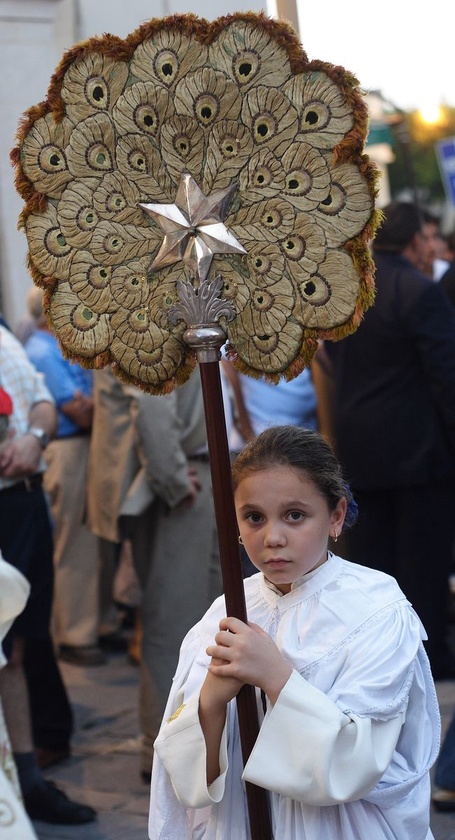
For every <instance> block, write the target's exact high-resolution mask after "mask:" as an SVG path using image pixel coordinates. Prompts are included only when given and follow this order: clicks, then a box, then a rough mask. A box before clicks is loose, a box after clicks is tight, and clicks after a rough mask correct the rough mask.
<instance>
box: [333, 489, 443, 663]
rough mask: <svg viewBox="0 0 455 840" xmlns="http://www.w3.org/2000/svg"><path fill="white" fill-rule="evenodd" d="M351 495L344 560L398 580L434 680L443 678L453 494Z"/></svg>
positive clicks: (386, 492) (370, 492) (366, 492)
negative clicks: (353, 516) (353, 505)
mask: <svg viewBox="0 0 455 840" xmlns="http://www.w3.org/2000/svg"><path fill="white" fill-rule="evenodd" d="M353 493H354V497H355V499H356V501H357V503H358V505H359V517H358V520H357V522H356V524H355V525H354V527H353V528H352V530H351V531H348V532H347V533H346V545H347V559H349V560H352V561H353V562H354V563H360V564H361V565H363V566H369V567H371V568H373V569H380V570H381V571H383V572H387V573H388V574H390V575H392V576H393V577H395V578H396V579H397V581H398V583H399V585H400V587H401V589H402V590H403V592H404V594H405V595H406V597H407V599H408V600H409V601H410V602H411V604H412V605H413V607H414V609H415V611H416V612H417V614H418V616H419V618H420V620H421V621H422V623H423V625H424V627H425V630H426V632H427V635H428V641H427V642H426V643H425V647H426V650H427V653H428V656H429V659H430V663H431V666H432V669H433V673H434V676H435V677H439V676H442V675H443V674H444V673H445V672H446V671H447V668H448V667H450V660H451V658H452V655H451V652H450V650H449V647H448V643H447V631H448V620H447V616H448V609H447V608H448V598H449V586H448V577H449V573H450V571H451V564H452V550H453V543H454V538H455V489H454V488H453V487H452V486H451V485H448V484H433V485H423V486H417V487H403V488H400V487H398V488H395V487H393V488H387V489H386V490H357V491H356V490H354V491H353Z"/></svg>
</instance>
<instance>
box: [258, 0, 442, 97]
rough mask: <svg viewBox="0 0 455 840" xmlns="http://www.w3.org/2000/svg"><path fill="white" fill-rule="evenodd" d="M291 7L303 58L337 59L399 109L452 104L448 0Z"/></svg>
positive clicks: (333, 1) (337, 1) (326, 0)
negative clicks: (295, 18) (303, 54)
mask: <svg viewBox="0 0 455 840" xmlns="http://www.w3.org/2000/svg"><path fill="white" fill-rule="evenodd" d="M272 2H273V0H272ZM297 9H298V14H299V22H300V38H301V42H302V46H303V48H304V50H305V51H306V53H307V55H308V58H309V59H315V58H317V59H321V60H323V61H328V62H330V63H331V64H341V65H342V66H343V67H345V68H346V70H349V71H351V72H352V73H354V75H356V76H357V78H358V80H359V82H360V84H361V86H362V88H364V89H365V90H367V91H368V90H380V91H381V92H382V94H383V95H384V96H385V98H386V99H390V100H391V101H392V102H393V103H394V104H395V105H397V106H398V107H399V108H403V109H404V110H415V109H421V110H423V109H428V108H430V107H431V106H432V107H434V108H435V107H437V106H438V105H441V104H445V105H450V106H452V107H455V64H454V38H455V9H454V5H453V0H431V2H427V3H425V4H423V3H422V4H420V3H411V2H410V0H380V2H378V1H377V2H364V3H360V2H355V0H354V2H350V3H346V2H343V1H342V0H297Z"/></svg>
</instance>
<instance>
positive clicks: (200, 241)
mask: <svg viewBox="0 0 455 840" xmlns="http://www.w3.org/2000/svg"><path fill="white" fill-rule="evenodd" d="M235 189H236V184H232V185H231V186H229V187H226V188H225V189H224V190H215V191H214V192H213V193H211V194H210V195H204V193H203V192H202V190H201V189H200V188H199V187H198V185H197V183H196V181H195V180H194V178H193V177H192V175H190V174H189V173H188V172H183V173H182V175H181V177H180V184H179V186H178V190H177V194H176V196H175V204H140V205H139V206H140V207H142V209H143V210H145V212H146V213H148V215H149V216H151V217H152V219H154V220H155V221H156V222H157V224H158V225H159V226H160V228H161V230H162V231H163V233H164V239H163V242H162V243H161V247H160V249H159V251H158V253H157V255H156V257H155V259H154V261H153V263H152V265H151V268H152V269H155V268H164V267H165V266H168V265H173V264H174V263H176V262H179V261H180V260H182V261H183V262H184V263H186V265H188V266H189V267H190V269H191V270H192V271H193V273H194V274H195V275H196V277H198V278H199V280H200V281H201V282H202V281H203V280H205V278H206V277H207V274H208V271H209V268H210V265H211V262H212V260H213V256H214V254H246V250H245V248H244V247H243V246H242V245H241V244H240V242H238V241H237V239H236V238H235V236H233V235H232V233H229V231H228V229H227V228H226V226H225V225H224V224H223V220H224V219H225V218H226V216H227V213H228V210H229V205H230V203H231V199H232V193H233V192H234V190H235Z"/></svg>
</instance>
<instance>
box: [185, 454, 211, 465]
mask: <svg viewBox="0 0 455 840" xmlns="http://www.w3.org/2000/svg"><path fill="white" fill-rule="evenodd" d="M188 460H189V461H200V463H201V464H209V463H210V457H209V453H208V452H200V453H199V454H198V455H188Z"/></svg>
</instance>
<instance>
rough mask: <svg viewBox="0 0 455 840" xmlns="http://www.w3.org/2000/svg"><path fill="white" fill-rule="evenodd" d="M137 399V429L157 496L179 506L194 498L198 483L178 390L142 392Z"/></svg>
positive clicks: (141, 448) (147, 469)
mask: <svg viewBox="0 0 455 840" xmlns="http://www.w3.org/2000/svg"><path fill="white" fill-rule="evenodd" d="M137 403H138V411H137V416H136V429H137V432H138V438H139V451H140V456H141V460H142V463H143V464H144V466H145V470H146V473H147V478H148V480H149V482H150V485H151V488H152V490H153V491H154V493H156V495H157V496H159V497H160V498H161V499H163V500H164V501H165V502H166V503H167V504H168V505H169V507H171V508H174V507H177V505H179V504H180V503H181V502H183V501H186V500H191V499H192V498H193V496H194V494H195V492H197V489H198V485H197V476H196V475H194V473H193V472H192V471H190V469H189V465H188V460H187V458H186V455H185V453H184V451H183V449H182V445H181V441H180V420H179V417H178V415H177V397H176V394H175V392H172V393H171V394H166V395H164V396H160V397H157V396H151V395H150V394H143V393H141V394H140V395H139V396H138V400H137Z"/></svg>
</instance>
